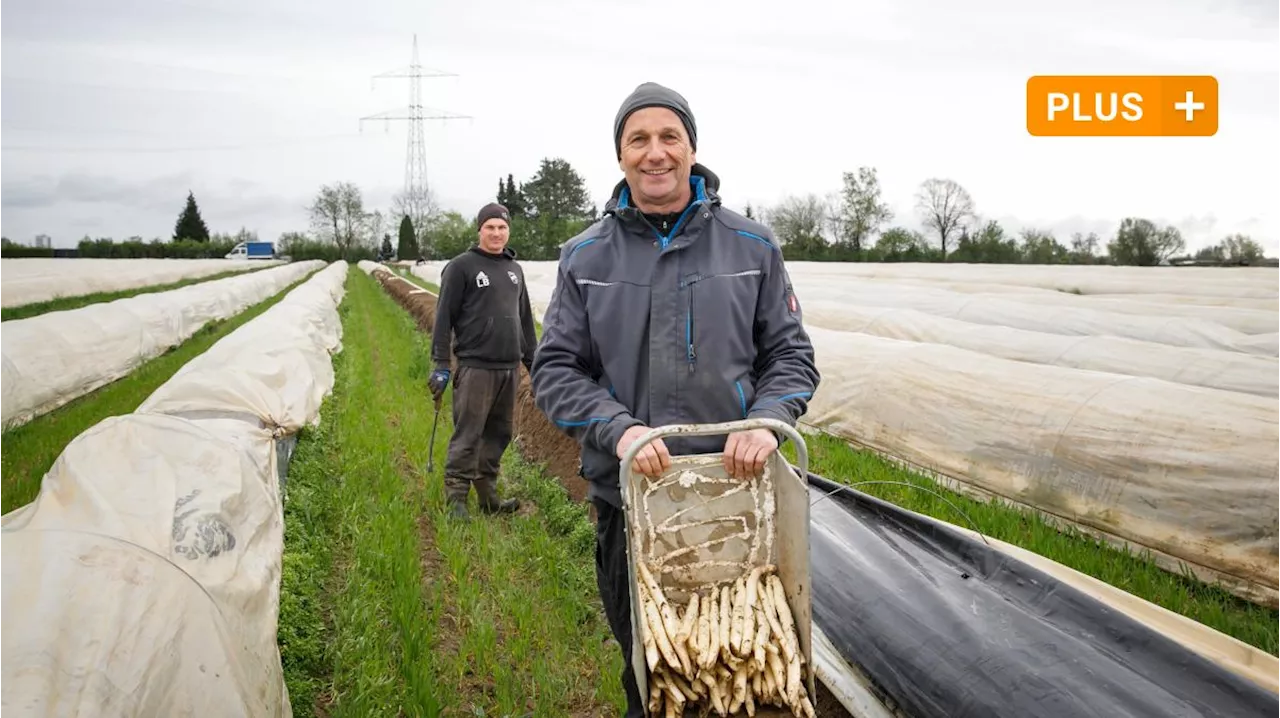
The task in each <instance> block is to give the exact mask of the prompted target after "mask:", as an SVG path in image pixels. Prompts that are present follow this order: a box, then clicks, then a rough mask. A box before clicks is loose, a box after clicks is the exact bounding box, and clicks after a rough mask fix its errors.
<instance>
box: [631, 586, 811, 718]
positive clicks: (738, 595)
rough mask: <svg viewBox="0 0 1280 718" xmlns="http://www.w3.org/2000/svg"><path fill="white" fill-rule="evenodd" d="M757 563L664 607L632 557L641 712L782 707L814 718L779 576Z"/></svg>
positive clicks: (671, 716) (723, 712)
mask: <svg viewBox="0 0 1280 718" xmlns="http://www.w3.org/2000/svg"><path fill="white" fill-rule="evenodd" d="M775 571H776V567H775V566H773V565H767V566H759V567H756V568H754V569H752V570H751V572H750V573H749V574H747V575H746V576H740V577H738V579H737V580H736V581H734V583H733V585H732V586H729V585H723V586H720V587H719V588H716V587H714V586H712V587H710V588H708V589H705V594H703V593H699V592H696V591H694V592H691V595H690V597H689V602H688V605H687V606H685V607H683V608H681V607H679V606H676V607H674V608H673V607H672V605H671V604H670V603H668V602H667V598H666V596H664V595H663V592H662V587H661V586H659V585H658V582H657V581H655V580H654V577H653V573H652V572H651V571H650V570H649V567H648V566H647V565H645V562H644V561H639V562H637V573H638V574H639V578H640V581H639V586H638V587H637V588H638V591H639V593H640V602H641V616H642V617H643V620H642V624H643V626H644V628H645V630H644V635H643V642H644V650H645V661H646V663H647V664H648V666H649V712H650V713H651V714H654V715H662V713H661V712H660V711H663V710H664V709H665V715H666V717H667V718H677V717H678V716H683V715H684V711H685V708H686V707H690V706H692V707H695V708H699V709H700V711H699V712H700V714H701V715H703V716H705V715H707V714H708V713H709V712H710V711H711V710H714V711H715V712H716V714H718V715H720V716H721V717H722V718H724V717H725V716H728V715H730V714H739V712H740V711H741V710H742V709H743V708H744V707H745V709H746V713H747V715H749V716H754V715H755V714H756V707H757V706H760V705H772V706H776V707H778V708H787V709H789V710H790V711H791V712H792V714H793V715H795V716H808V718H815V715H814V710H813V703H812V702H811V701H810V699H809V696H808V695H807V691H806V690H805V683H804V681H803V680H802V679H801V667H802V665H803V663H804V657H803V656H802V655H801V653H800V644H799V641H798V640H797V637H796V629H795V622H794V621H793V620H792V617H791V608H790V606H788V605H787V600H786V595H785V594H784V592H783V588H782V581H781V580H780V579H779V578H778V576H777V575H776V574H775Z"/></svg>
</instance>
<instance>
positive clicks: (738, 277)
mask: <svg viewBox="0 0 1280 718" xmlns="http://www.w3.org/2000/svg"><path fill="white" fill-rule="evenodd" d="M760 275H761V272H760V270H759V269H747V270H742V271H737V272H724V273H715V274H712V273H704V272H689V273H686V274H685V275H684V276H683V277H681V278H680V293H681V294H682V295H683V299H684V359H685V364H686V366H687V367H688V369H689V373H693V372H695V371H697V369H698V362H699V359H700V358H701V359H703V360H704V361H705V360H710V361H712V362H713V363H714V364H716V365H724V364H728V363H737V362H734V361H733V360H735V359H740V358H741V357H743V356H748V355H751V354H754V352H753V351H752V345H753V337H752V334H753V324H754V321H755V310H756V298H757V297H758V296H759V286H760Z"/></svg>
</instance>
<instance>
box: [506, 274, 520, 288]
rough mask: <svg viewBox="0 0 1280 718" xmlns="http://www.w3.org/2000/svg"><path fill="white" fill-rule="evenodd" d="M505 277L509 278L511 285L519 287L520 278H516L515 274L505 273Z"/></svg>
mask: <svg viewBox="0 0 1280 718" xmlns="http://www.w3.org/2000/svg"><path fill="white" fill-rule="evenodd" d="M507 276H508V277H511V283H512V284H514V285H516V286H517V287H518V286H520V278H519V277H517V276H516V273H515V272H507Z"/></svg>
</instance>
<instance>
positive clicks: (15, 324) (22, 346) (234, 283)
mask: <svg viewBox="0 0 1280 718" xmlns="http://www.w3.org/2000/svg"><path fill="white" fill-rule="evenodd" d="M323 266H325V263H324V262H322V261H320V260H311V261H306V262H294V263H290V264H286V265H283V266H279V267H272V268H270V269H265V270H262V271H260V272H253V273H251V274H244V275H239V276H235V277H227V278H225V279H217V280H213V281H209V282H202V283H200V284H192V285H189V286H186V287H181V288H178V289H171V290H169V291H165V292H155V293H151V294H139V295H136V296H133V297H127V298H124V299H117V300H114V301H111V302H102V303H98V304H90V305H88V306H84V307H80V308H78V309H70V310H66V311H57V312H48V313H46V314H40V315H38V316H34V317H30V318H27V319H17V320H13V321H8V322H5V323H4V344H3V346H2V347H0V354H2V359H3V366H4V371H3V377H2V378H0V382H2V383H3V389H2V391H3V398H2V400H0V412H2V414H0V420H2V421H3V423H4V426H5V428H6V429H8V428H11V427H13V426H17V425H20V424H23V423H26V422H27V421H30V420H31V419H32V418H34V417H36V416H39V415H41V414H44V413H46V412H49V411H52V410H53V409H56V408H57V407H59V406H62V405H63V404H65V403H67V402H69V401H71V400H73V399H75V398H77V397H80V396H83V395H85V394H87V393H89V392H91V391H93V390H95V389H97V388H99V387H101V386H103V385H105V384H108V383H110V382H113V381H115V380H117V379H119V378H121V377H123V376H126V375H128V374H129V373H130V372H132V371H133V370H134V369H136V368H137V367H138V366H140V365H141V364H143V363H144V362H146V361H148V360H150V359H153V358H155V357H157V356H160V355H161V354H163V353H164V352H165V351H167V350H169V349H171V348H172V347H175V346H177V345H179V344H181V343H182V342H184V341H186V340H187V339H188V338H190V337H191V336H192V335H193V334H195V333H196V332H197V331H199V330H200V328H201V327H203V326H205V325H207V324H208V323H209V322H212V321H216V320H220V319H228V318H230V317H233V316H235V315H237V314H239V313H240V312H242V311H244V310H245V309H247V308H249V307H250V306H252V305H254V304H257V303H258V302H261V301H263V300H265V299H268V298H269V297H271V296H273V295H275V294H278V293H279V292H280V291H281V290H283V289H284V288H285V287H287V286H289V285H290V284H293V283H294V282H297V281H298V280H300V279H302V278H303V277H305V276H307V275H308V274H310V273H312V272H314V271H316V270H318V269H320V268H321V267H323Z"/></svg>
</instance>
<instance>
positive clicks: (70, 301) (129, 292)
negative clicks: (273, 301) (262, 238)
mask: <svg viewBox="0 0 1280 718" xmlns="http://www.w3.org/2000/svg"><path fill="white" fill-rule="evenodd" d="M279 266H282V265H279V264H273V265H270V267H258V268H254V269H244V270H239V271H230V272H219V273H217V274H211V275H209V276H207V277H196V278H194V279H183V280H180V281H177V282H169V283H168V284H153V285H150V286H146V287H135V288H133V289H122V290H120V291H118V292H95V293H93V294H81V295H80V296H76V297H58V298H57V299H49V300H46V301H43V302H32V303H31V304H22V305H19V306H16V307H4V308H3V309H0V321H4V322H7V321H10V320H13V319H28V318H30V317H35V316H39V315H41V314H45V313H48V312H62V311H66V310H68V309H79V308H80V307H87V306H89V305H90V304H101V303H102V302H113V301H115V300H117V299H127V298H129V297H136V296H138V295H139V294H153V293H155V292H167V291H169V290H171V289H181V288H183V287H187V286H190V285H192V284H201V283H203V282H212V281H215V280H218V279H226V278H227V277H238V276H240V275H242V274H252V273H253V272H261V271H262V270H264V269H270V268H271V267H279Z"/></svg>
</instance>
